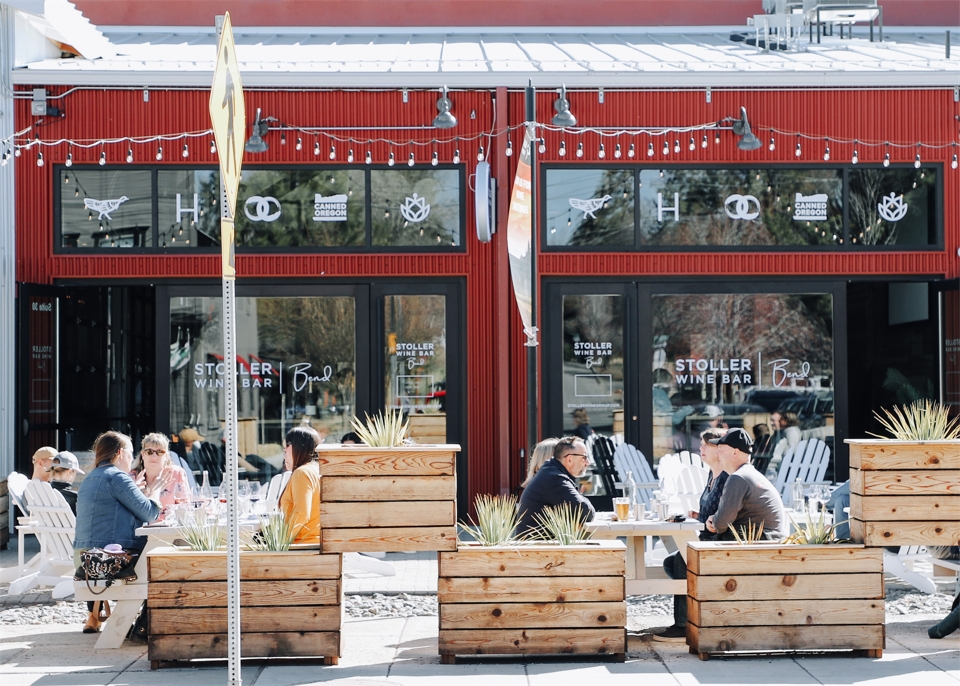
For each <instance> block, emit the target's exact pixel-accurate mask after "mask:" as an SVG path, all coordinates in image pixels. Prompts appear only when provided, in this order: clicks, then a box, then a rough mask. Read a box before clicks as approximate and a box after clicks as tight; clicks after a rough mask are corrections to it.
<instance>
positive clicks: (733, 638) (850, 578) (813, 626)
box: [687, 541, 884, 660]
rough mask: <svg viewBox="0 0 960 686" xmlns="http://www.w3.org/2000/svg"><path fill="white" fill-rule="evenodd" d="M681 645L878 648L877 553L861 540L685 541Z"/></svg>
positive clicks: (720, 649)
mask: <svg viewBox="0 0 960 686" xmlns="http://www.w3.org/2000/svg"><path fill="white" fill-rule="evenodd" d="M687 609H688V618H687V645H689V646H690V652H691V653H694V654H697V655H699V657H700V659H701V660H706V659H708V658H709V656H710V655H711V654H717V653H739V652H751V651H787V652H790V653H793V652H798V651H807V650H815V651H823V650H854V651H857V652H858V654H860V655H866V656H870V657H880V655H881V653H882V651H883V648H884V624H883V623H884V588H883V556H882V551H881V550H879V549H871V548H866V547H864V546H862V545H780V544H777V543H758V544H755V545H746V546H740V545H738V544H736V543H726V542H722V543H721V542H705V541H701V542H696V543H690V544H689V545H688V547H687Z"/></svg>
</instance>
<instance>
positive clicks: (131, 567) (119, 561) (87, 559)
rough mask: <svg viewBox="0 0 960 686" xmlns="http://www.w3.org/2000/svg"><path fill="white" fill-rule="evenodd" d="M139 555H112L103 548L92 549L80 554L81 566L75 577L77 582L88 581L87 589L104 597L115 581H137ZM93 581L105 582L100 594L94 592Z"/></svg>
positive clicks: (122, 553)
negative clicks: (91, 583)
mask: <svg viewBox="0 0 960 686" xmlns="http://www.w3.org/2000/svg"><path fill="white" fill-rule="evenodd" d="M139 556H140V554H139V553H131V552H129V551H126V550H124V551H122V552H119V553H111V552H108V551H106V550H104V549H103V548H90V549H89V550H84V551H83V552H82V553H80V566H79V567H78V568H77V573H76V575H75V576H74V579H75V580H76V581H86V582H87V589H89V591H90V592H91V593H93V594H94V595H102V594H103V593H106V591H107V589H108V588H110V586H111V585H112V584H113V582H114V581H118V580H120V579H128V580H130V581H136V579H137V572H136V569H135V567H136V564H137V558H138V557H139ZM91 581H103V582H105V583H104V587H103V590H102V591H100V592H99V593H98V592H97V591H95V590H93V587H92V586H91V585H90V582H91Z"/></svg>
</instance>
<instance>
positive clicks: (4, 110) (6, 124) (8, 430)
mask: <svg viewBox="0 0 960 686" xmlns="http://www.w3.org/2000/svg"><path fill="white" fill-rule="evenodd" d="M15 23H16V15H15V10H14V9H13V8H12V7H10V6H9V5H4V4H0V140H6V139H8V138H10V137H11V136H13V133H14V121H13V86H12V84H11V83H10V81H11V79H10V76H11V72H12V71H13V60H14V24H15ZM10 149H11V150H12V149H13V146H12V145H11V146H10ZM3 152H6V146H4V150H3ZM0 154H2V153H0ZM15 167H16V164H15V162H14V159H13V158H8V159H7V164H6V165H4V166H3V167H0V377H2V378H4V379H8V380H12V379H13V378H14V377H15V370H16V346H17V343H16V341H17V337H16V335H15V331H16V315H15V312H14V303H15V302H16V287H17V262H16V245H15V243H16V231H15V226H16V215H15V213H14V199H15V193H14V173H15ZM16 430H17V427H16V384H13V383H4V384H0V474H9V473H10V472H11V471H13V470H14V469H16V457H15V456H14V450H15V448H14V446H15V440H14V439H15V436H16V433H15V432H16ZM12 512H13V511H12V510H11V514H12Z"/></svg>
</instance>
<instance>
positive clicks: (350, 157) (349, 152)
mask: <svg viewBox="0 0 960 686" xmlns="http://www.w3.org/2000/svg"><path fill="white" fill-rule="evenodd" d="M354 159H355V158H354V156H353V148H350V149H349V150H347V162H349V163H350V164H353V160H354Z"/></svg>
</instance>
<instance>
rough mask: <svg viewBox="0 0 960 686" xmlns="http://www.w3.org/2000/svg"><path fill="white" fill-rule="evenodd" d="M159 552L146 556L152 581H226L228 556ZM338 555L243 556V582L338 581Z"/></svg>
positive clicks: (255, 554)
mask: <svg viewBox="0 0 960 686" xmlns="http://www.w3.org/2000/svg"><path fill="white" fill-rule="evenodd" d="M173 550H174V549H172V548H159V549H156V550H154V551H153V552H151V553H148V555H147V568H148V570H149V579H150V581H226V580H227V556H226V553H223V552H211V553H205V552H194V551H186V550H183V551H179V550H178V551H176V552H173ZM340 560H341V557H340V556H339V555H321V554H320V551H319V550H314V551H302V552H300V551H288V552H282V553H264V552H258V551H252V550H251V551H243V552H241V553H240V578H241V580H243V581H256V580H265V579H337V578H339V576H340Z"/></svg>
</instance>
